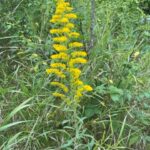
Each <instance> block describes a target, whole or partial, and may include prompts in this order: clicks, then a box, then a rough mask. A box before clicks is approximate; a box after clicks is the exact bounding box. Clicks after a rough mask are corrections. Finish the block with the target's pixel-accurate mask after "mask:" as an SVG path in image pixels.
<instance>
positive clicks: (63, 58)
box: [51, 52, 69, 60]
mask: <svg viewBox="0 0 150 150" xmlns="http://www.w3.org/2000/svg"><path fill="white" fill-rule="evenodd" d="M51 58H52V59H62V60H68V59H69V56H68V55H67V54H66V53H62V52H61V53H59V54H54V55H52V56H51Z"/></svg>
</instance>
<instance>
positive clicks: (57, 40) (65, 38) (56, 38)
mask: <svg viewBox="0 0 150 150" xmlns="http://www.w3.org/2000/svg"><path fill="white" fill-rule="evenodd" d="M67 40H68V39H67V37H66V36H60V37H55V38H53V41H55V42H66V41H67Z"/></svg>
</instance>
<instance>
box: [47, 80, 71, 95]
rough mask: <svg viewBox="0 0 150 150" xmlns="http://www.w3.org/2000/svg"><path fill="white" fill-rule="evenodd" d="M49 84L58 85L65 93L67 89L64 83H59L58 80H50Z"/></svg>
mask: <svg viewBox="0 0 150 150" xmlns="http://www.w3.org/2000/svg"><path fill="white" fill-rule="evenodd" d="M50 84H51V85H53V86H58V87H60V88H61V89H62V90H63V91H64V92H66V93H67V92H68V91H69V89H68V87H67V86H66V85H64V84H62V83H60V82H51V83H50Z"/></svg>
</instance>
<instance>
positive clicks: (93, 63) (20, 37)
mask: <svg viewBox="0 0 150 150" xmlns="http://www.w3.org/2000/svg"><path fill="white" fill-rule="evenodd" d="M71 2H72V1H71ZM138 2H140V3H138ZM141 3H142V1H132V0H126V1H123V0H115V1H109V0H105V1H103V0H102V1H96V6H95V16H96V17H95V25H94V35H95V40H94V47H92V49H89V47H88V45H89V41H90V26H91V20H90V15H91V14H90V1H89V0H88V1H87V0H86V1H85V0H80V1H79V2H78V3H76V2H72V5H73V6H74V7H75V11H76V12H77V13H78V15H79V16H80V17H79V19H78V21H77V22H76V24H77V26H78V30H79V31H80V32H82V35H83V36H82V40H83V41H84V43H85V45H86V47H85V49H86V50H87V51H88V53H89V55H88V59H89V63H88V64H87V65H86V66H85V67H84V68H83V70H84V73H83V78H84V80H85V81H86V82H87V83H88V84H90V85H92V86H93V88H94V91H93V92H92V93H88V94H86V95H85V97H84V98H83V99H82V101H81V103H80V104H79V105H78V108H77V109H75V110H74V109H73V108H74V107H70V106H67V105H66V104H65V102H63V101H61V100H59V99H54V98H53V97H52V96H51V92H52V89H51V88H50V86H49V82H50V81H51V79H49V78H48V76H47V75H46V73H45V69H46V68H47V67H48V65H49V63H50V59H49V56H50V54H52V53H53V51H52V50H51V49H52V48H51V43H52V42H51V37H50V35H49V33H48V32H49V29H50V27H51V24H49V19H50V18H51V16H52V14H53V11H54V8H55V3H54V1H51V0H44V1H42V0H40V1H38V2H37V1H36V0H33V1H32V2H27V1H18V0H16V1H12V2H9V1H8V0H4V1H3V2H1V4H0V21H1V24H0V31H1V32H0V64H1V65H0V112H1V113H0V149H2V150H43V149H44V150H57V149H58V150H59V149H64V150H75V149H76V150H99V149H102V150H121V149H124V150H149V147H150V130H149V126H150V119H149V118H150V102H149V99H150V92H149V91H150V51H149V49H150V44H149V36H150V33H149V26H150V23H149V22H148V21H146V22H143V23H141V19H142V18H147V17H148V15H146V14H144V12H143V11H142V10H141V8H143V5H144V4H145V3H146V2H145V1H144V3H142V5H141ZM140 6H142V7H140ZM146 6H147V5H146ZM135 52H139V53H140V54H139V56H138V57H136V58H135V57H134V54H135ZM35 54H36V55H35ZM1 118H2V120H1Z"/></svg>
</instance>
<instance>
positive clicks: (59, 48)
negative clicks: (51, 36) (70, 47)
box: [53, 44, 67, 52]
mask: <svg viewBox="0 0 150 150" xmlns="http://www.w3.org/2000/svg"><path fill="white" fill-rule="evenodd" d="M53 47H54V49H55V50H56V51H58V52H63V51H66V50H67V47H66V46H64V45H60V44H53Z"/></svg>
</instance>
